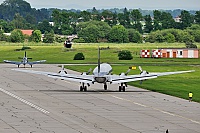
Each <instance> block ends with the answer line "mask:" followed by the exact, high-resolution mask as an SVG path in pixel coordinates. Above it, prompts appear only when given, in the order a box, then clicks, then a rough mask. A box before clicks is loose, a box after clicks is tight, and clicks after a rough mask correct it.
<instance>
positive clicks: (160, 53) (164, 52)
mask: <svg viewBox="0 0 200 133" xmlns="http://www.w3.org/2000/svg"><path fill="white" fill-rule="evenodd" d="M150 57H152V58H199V49H196V48H159V49H153V50H152V51H151V52H150V50H141V51H140V58H150Z"/></svg>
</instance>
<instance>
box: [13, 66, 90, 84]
mask: <svg viewBox="0 0 200 133" xmlns="http://www.w3.org/2000/svg"><path fill="white" fill-rule="evenodd" d="M12 70H15V71H20V72H26V73H33V74H40V75H45V76H48V77H51V78H55V79H64V80H69V81H76V82H82V83H92V82H93V79H94V78H93V75H77V74H65V75H61V74H59V73H52V72H43V71H34V70H24V69H23V70H22V69H12Z"/></svg>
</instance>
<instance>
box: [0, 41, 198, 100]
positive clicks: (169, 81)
mask: <svg viewBox="0 0 200 133" xmlns="http://www.w3.org/2000/svg"><path fill="white" fill-rule="evenodd" d="M23 45H24V46H28V47H30V48H31V49H27V50H26V51H27V55H28V57H32V58H33V61H34V60H42V59H46V60H47V62H46V63H49V64H50V63H59V64H60V63H73V64H76V63H86V64H90V63H92V64H95V65H96V64H97V56H98V45H100V48H102V49H103V50H101V62H108V63H111V64H118V65H113V73H115V74H119V73H121V72H126V71H127V69H128V67H129V66H132V65H135V66H137V67H138V66H139V65H141V66H142V68H143V69H144V70H147V71H149V72H166V71H177V70H196V71H195V72H194V73H187V74H180V75H170V76H165V77H159V78H157V79H151V80H146V81H144V82H143V84H142V85H140V84H139V81H138V82H131V83H129V85H134V86H138V87H141V88H145V89H149V90H152V91H157V92H161V93H165V94H169V95H174V96H177V97H181V98H185V99H187V97H188V93H189V91H192V92H193V94H194V98H193V99H194V101H197V102H200V88H199V86H200V80H199V79H200V69H199V68H200V59H153V58H140V57H139V53H140V50H141V49H150V50H151V49H156V48H164V47H165V48H166V47H179V48H181V47H185V45H184V44H178V43H173V44H165V43H161V44H157V43H154V44H150V43H146V44H132V43H128V44H110V43H102V44H101V43H100V44H73V49H66V48H63V45H62V44H40V43H39V44H37V43H24V44H10V43H4V42H2V43H0V62H3V60H19V59H18V57H23V56H24V51H16V50H18V49H21V48H22V46H23ZM197 45H198V46H200V44H197ZM108 47H109V48H108ZM120 50H130V51H131V52H132V54H133V59H132V60H128V61H124V60H118V57H117V54H118V51H120ZM79 52H82V53H83V54H84V55H85V58H86V59H85V60H83V61H74V60H73V57H74V55H75V54H76V53H79ZM95 65H93V66H76V67H74V66H67V68H70V69H73V70H76V71H80V72H83V71H88V69H89V68H90V67H92V68H94V67H95ZM138 73H140V71H139V70H138V69H137V70H132V71H131V72H130V74H138Z"/></svg>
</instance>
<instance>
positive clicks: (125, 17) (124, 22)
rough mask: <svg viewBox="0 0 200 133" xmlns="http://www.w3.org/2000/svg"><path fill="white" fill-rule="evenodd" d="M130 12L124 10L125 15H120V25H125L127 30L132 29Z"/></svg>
mask: <svg viewBox="0 0 200 133" xmlns="http://www.w3.org/2000/svg"><path fill="white" fill-rule="evenodd" d="M129 15H130V12H129V11H128V10H127V8H124V10H123V13H119V14H118V20H119V23H120V25H123V26H124V27H125V28H130V27H131V25H130V17H129Z"/></svg>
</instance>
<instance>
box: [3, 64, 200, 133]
mask: <svg viewBox="0 0 200 133" xmlns="http://www.w3.org/2000/svg"><path fill="white" fill-rule="evenodd" d="M11 69H16V66H14V65H11V64H0V133H165V132H166V130H167V129H168V130H169V133H200V113H199V112H200V104H199V103H196V102H188V100H184V99H180V98H176V97H172V96H168V95H164V94H160V93H156V92H151V91H147V90H144V89H140V88H136V87H130V86H129V87H128V88H127V91H126V92H118V86H117V85H108V91H104V90H103V85H101V84H95V85H92V86H90V87H89V88H88V91H87V92H80V91H79V85H80V84H79V83H76V82H69V81H63V80H62V81H61V80H55V79H52V78H49V77H46V76H43V75H36V74H30V73H23V72H17V71H12V70H11ZM17 69H18V68H17ZM19 69H24V68H19ZM26 69H33V70H38V71H49V72H58V71H59V70H60V68H59V67H57V65H52V64H50V65H48V64H39V65H35V66H34V67H33V68H26ZM67 71H68V73H74V72H73V71H71V70H67Z"/></svg>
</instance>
